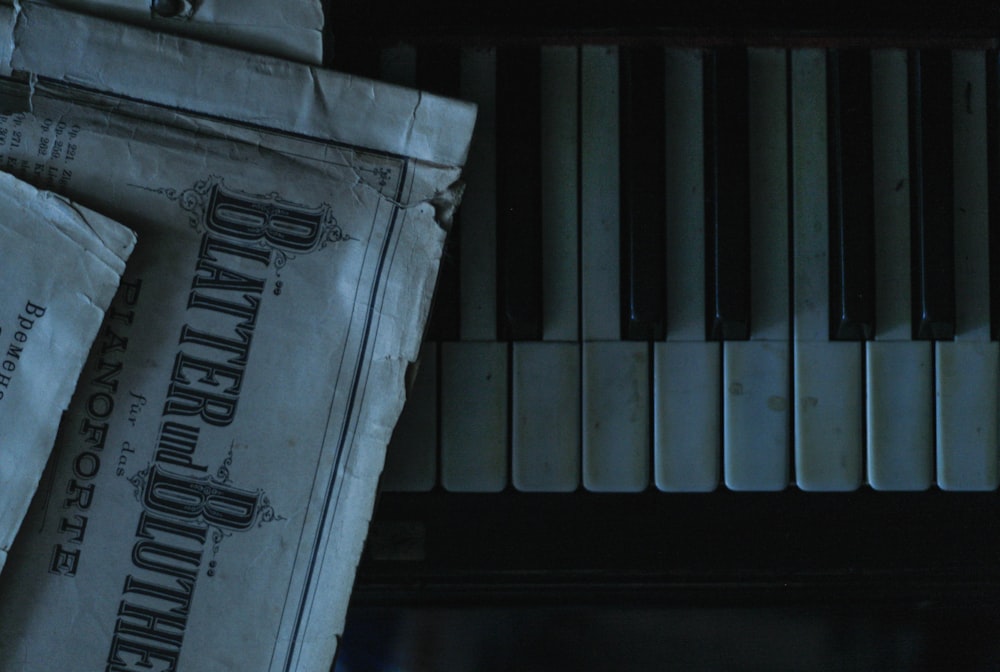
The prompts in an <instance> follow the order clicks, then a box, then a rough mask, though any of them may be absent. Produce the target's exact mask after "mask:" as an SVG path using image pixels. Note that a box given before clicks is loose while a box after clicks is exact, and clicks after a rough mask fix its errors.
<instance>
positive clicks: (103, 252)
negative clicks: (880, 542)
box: [0, 173, 135, 570]
mask: <svg viewBox="0 0 1000 672" xmlns="http://www.w3.org/2000/svg"><path fill="white" fill-rule="evenodd" d="M0 213H2V216H0V250H3V252H4V261H3V263H2V264H0V277H2V282H3V288H4V291H3V293H2V294H0V570H2V568H3V566H4V564H5V561H6V559H7V552H8V549H9V548H10V546H11V543H12V542H13V541H14V535H15V534H16V533H17V530H18V528H19V527H20V525H21V519H22V518H23V517H24V514H25V513H26V512H27V510H28V504H29V502H30V501H31V496H32V495H33V494H34V492H35V488H36V487H37V486H38V481H39V479H40V478H41V476H42V470H43V469H44V468H45V463H46V461H47V460H48V457H49V453H51V452H52V444H53V443H54V442H55V438H56V430H57V428H58V426H59V420H60V418H61V417H62V413H63V411H64V410H66V407H67V406H68V405H69V401H70V396H71V395H72V394H73V389H74V387H76V381H77V377H78V376H79V374H80V369H81V367H82V366H83V362H84V359H86V357H87V353H88V352H89V351H90V346H91V344H92V343H93V342H94V338H95V337H96V336H97V335H98V329H99V328H100V326H101V321H102V319H103V318H104V313H105V311H106V310H107V309H108V304H109V303H110V302H111V297H112V296H113V295H114V293H115V290H116V288H117V287H118V282H119V280H120V278H121V274H122V272H123V271H124V270H125V260H126V259H127V258H128V255H129V254H130V253H131V251H132V248H133V246H134V245H135V236H134V235H133V233H132V232H131V231H129V230H128V229H127V228H125V227H124V226H122V225H120V224H118V223H117V222H114V221H112V220H110V219H108V218H107V217H105V216H103V215H100V214H98V213H96V212H94V211H92V210H88V209H87V208H84V207H82V206H80V205H78V204H76V203H73V202H71V201H69V200H67V199H65V198H63V197H60V196H57V195H55V194H53V193H51V192H43V191H38V190H37V189H35V188H34V187H32V186H31V185H29V184H26V183H25V182H22V181H20V180H18V179H15V178H14V177H12V176H10V175H7V174H5V173H0Z"/></svg>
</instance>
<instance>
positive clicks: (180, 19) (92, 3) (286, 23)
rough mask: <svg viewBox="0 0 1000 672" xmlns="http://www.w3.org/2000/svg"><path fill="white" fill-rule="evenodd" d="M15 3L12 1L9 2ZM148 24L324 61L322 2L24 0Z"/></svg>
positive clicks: (238, 45)
mask: <svg viewBox="0 0 1000 672" xmlns="http://www.w3.org/2000/svg"><path fill="white" fill-rule="evenodd" d="M6 1H7V2H11V1H12V0H6ZM20 2H21V4H22V5H25V4H28V3H36V4H47V5H51V6H58V7H62V8H64V9H71V10H73V11H78V12H86V13H89V14H93V15H94V16H98V17H103V18H109V19H115V20H117V21H124V22H127V23H133V24H136V25H143V26H146V27H149V28H152V29H154V30H157V31H162V32H164V33H174V34H177V35H186V36H189V37H194V38H197V39H200V40H205V41H208V42H216V43H218V44H223V45H226V46H230V47H235V48H239V49H246V50H248V51H255V52H259V53H263V54H271V55H272V56H283V57H285V58H290V59H292V60H296V61H302V62H304V63H315V64H319V63H321V62H322V60H323V5H322V2H321V0H280V1H279V2H275V1H274V0H20Z"/></svg>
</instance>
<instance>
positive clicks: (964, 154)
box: [934, 51, 1000, 490]
mask: <svg viewBox="0 0 1000 672" xmlns="http://www.w3.org/2000/svg"><path fill="white" fill-rule="evenodd" d="M952 67H953V74H954V77H953V80H952V81H953V86H954V87H955V88H954V93H953V98H952V100H953V104H954V112H953V114H954V117H953V118H954V140H955V154H954V160H955V290H956V291H955V294H956V296H955V322H956V328H955V341H954V342H939V343H936V344H935V348H936V350H935V357H934V364H935V378H934V385H935V393H936V401H937V417H936V423H935V430H936V437H935V438H936V441H937V459H936V463H937V484H938V486H939V487H941V488H942V489H944V490H994V489H996V488H997V485H998V474H997V455H998V452H1000V451H998V438H997V431H998V427H997V412H998V410H1000V406H998V399H997V389H998V382H1000V381H998V344H997V343H996V342H989V337H990V314H989V311H990V307H989V288H990V281H989V244H988V243H989V220H988V188H987V181H986V178H987V160H986V72H985V70H986V67H985V59H984V58H983V54H982V52H977V51H957V52H955V53H954V54H953V55H952Z"/></svg>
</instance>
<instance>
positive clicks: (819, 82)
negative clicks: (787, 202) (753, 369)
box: [791, 49, 830, 342]
mask: <svg viewBox="0 0 1000 672" xmlns="http://www.w3.org/2000/svg"><path fill="white" fill-rule="evenodd" d="M791 68H792V71H791V85H792V86H791V100H792V118H791V125H792V221H793V222H794V230H795V235H794V236H793V239H792V243H793V245H794V249H795V254H794V255H793V256H792V273H793V292H794V301H793V305H794V309H795V313H794V316H793V320H794V323H793V324H794V331H793V333H794V336H795V341H796V342H798V341H827V340H829V334H830V284H829V280H830V257H829V248H830V221H829V220H830V216H829V203H828V194H827V180H828V175H827V142H826V134H827V127H826V115H827V108H826V51H825V50H822V49H801V50H799V49H797V50H795V51H793V52H792V55H791Z"/></svg>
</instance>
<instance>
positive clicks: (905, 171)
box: [872, 49, 912, 341]
mask: <svg viewBox="0 0 1000 672" xmlns="http://www.w3.org/2000/svg"><path fill="white" fill-rule="evenodd" d="M906 101H907V81H906V52H905V51H902V50H899V49H879V50H875V51H873V52H872V126H873V135H872V164H873V168H874V174H875V184H874V194H873V195H874V208H875V213H874V214H875V339H876V340H883V341H909V340H910V337H911V335H912V326H911V312H910V311H911V306H910V188H909V181H910V167H909V138H908V131H907V128H908V121H907V102H906Z"/></svg>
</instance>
